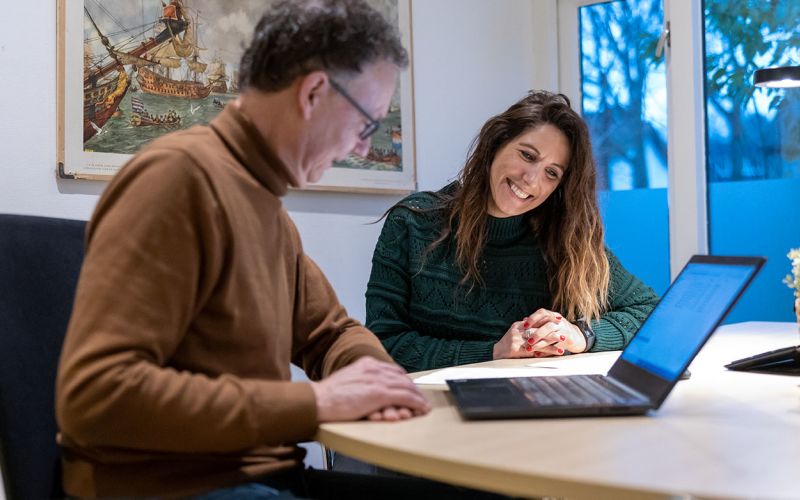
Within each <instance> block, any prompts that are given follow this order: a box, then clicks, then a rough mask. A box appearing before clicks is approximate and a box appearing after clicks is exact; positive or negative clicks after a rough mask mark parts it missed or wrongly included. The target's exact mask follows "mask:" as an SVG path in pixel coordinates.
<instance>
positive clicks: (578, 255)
mask: <svg viewBox="0 0 800 500" xmlns="http://www.w3.org/2000/svg"><path fill="white" fill-rule="evenodd" d="M544 124H550V125H553V126H554V127H556V128H557V129H559V130H560V131H561V132H562V133H563V134H564V135H565V136H566V137H567V140H568V141H569V145H570V160H569V164H568V165H567V168H566V171H565V172H564V176H563V178H562V180H561V183H560V184H559V186H558V188H557V189H556V190H555V191H554V192H553V193H552V194H551V195H550V196H549V197H548V199H547V200H545V202H544V203H542V204H541V205H539V206H538V207H537V208H535V209H534V210H532V211H531V212H530V217H531V219H530V220H531V227H532V230H534V231H536V232H537V234H538V235H539V241H540V244H541V245H542V249H543V253H544V257H545V261H546V263H547V275H548V278H547V279H548V284H549V286H550V290H551V293H552V294H553V304H552V308H553V309H554V310H556V311H560V312H561V313H562V314H563V315H564V316H565V317H566V318H567V319H568V320H570V321H574V320H576V319H578V318H599V317H600V314H601V312H602V311H603V310H604V309H606V307H607V305H608V283H609V275H610V271H609V263H608V258H607V256H606V253H605V244H604V240H603V223H602V221H601V218H600V212H599V210H598V207H597V193H596V184H597V179H596V178H597V172H596V167H595V163H594V157H593V155H592V146H591V143H590V141H589V130H588V128H587V126H586V123H585V122H584V121H583V119H582V118H581V117H580V116H579V115H578V113H576V112H575V111H574V110H573V109H572V108H571V107H570V102H569V99H568V98H567V97H566V96H564V95H563V94H554V93H550V92H545V91H531V92H530V93H529V94H528V95H527V96H525V97H524V98H523V99H521V100H520V101H518V102H517V103H515V104H513V105H512V106H511V107H509V108H508V109H507V110H506V111H505V112H503V113H500V114H499V115H497V116H494V117H492V118H490V119H489V121H487V122H486V123H485V124H484V126H483V128H481V131H480V133H479V134H478V136H477V137H476V138H475V140H474V141H473V144H472V146H471V148H470V154H469V156H468V159H467V163H466V165H465V166H464V168H463V169H462V170H461V173H460V174H459V181H458V183H457V184H456V187H455V189H454V190H452V191H450V192H448V193H447V194H443V195H441V196H440V201H441V204H440V205H439V207H438V209H440V210H445V213H446V217H445V220H446V221H447V222H446V223H445V225H444V227H443V228H442V233H441V234H440V235H439V237H438V238H437V239H436V241H434V243H433V244H432V245H431V247H430V248H429V249H428V252H429V251H430V250H431V249H433V248H435V247H436V246H438V245H439V244H441V243H442V242H444V241H445V240H446V239H447V238H448V237H449V236H450V235H451V234H453V233H454V235H455V240H456V262H457V263H458V265H459V266H460V267H461V269H462V270H463V271H464V279H463V281H462V283H467V282H472V283H473V284H474V283H482V280H481V276H480V272H479V259H480V255H481V253H482V252H483V248H484V245H485V242H486V231H487V229H486V226H487V217H488V214H487V208H488V200H489V199H490V197H491V196H492V194H491V187H490V182H489V181H490V171H491V166H492V162H493V161H494V157H495V155H496V154H497V152H498V151H499V150H500V149H501V148H502V147H503V146H505V145H506V144H508V143H509V142H510V141H511V140H513V139H515V138H516V137H519V136H520V135H521V134H523V133H524V132H526V131H529V130H531V129H534V128H536V127H539V126H541V125H544ZM428 252H426V254H427V253H428Z"/></svg>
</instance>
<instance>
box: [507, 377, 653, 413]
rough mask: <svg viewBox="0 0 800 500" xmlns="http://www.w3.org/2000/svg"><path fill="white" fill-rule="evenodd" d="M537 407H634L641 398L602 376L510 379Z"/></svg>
mask: <svg viewBox="0 0 800 500" xmlns="http://www.w3.org/2000/svg"><path fill="white" fill-rule="evenodd" d="M513 381H514V383H515V384H517V385H518V387H519V388H520V389H522V392H523V393H524V395H525V397H526V398H528V399H529V400H531V402H532V403H534V404H535V405H537V406H607V405H635V404H641V403H642V397H641V396H638V395H636V394H633V393H630V392H628V391H626V390H625V389H623V388H622V387H619V386H617V385H616V384H614V383H612V382H609V381H608V380H607V379H606V377H604V376H603V375H573V376H568V377H520V378H515V379H513Z"/></svg>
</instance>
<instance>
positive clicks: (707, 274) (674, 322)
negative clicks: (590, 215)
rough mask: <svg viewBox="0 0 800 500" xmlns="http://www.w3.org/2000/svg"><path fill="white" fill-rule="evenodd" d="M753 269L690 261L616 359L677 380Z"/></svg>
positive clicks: (755, 268) (754, 269)
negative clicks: (618, 358)
mask: <svg viewBox="0 0 800 500" xmlns="http://www.w3.org/2000/svg"><path fill="white" fill-rule="evenodd" d="M756 270H757V266H756V265H747V264H741V265H739V264H715V263H703V262H690V263H689V264H687V265H686V267H685V268H684V269H683V271H682V272H681V274H680V275H679V276H678V278H677V279H676V280H675V282H674V283H673V284H672V286H671V287H670V288H669V290H667V293H666V294H665V295H664V297H663V298H662V299H661V301H660V302H659V303H658V306H656V308H655V309H654V310H653V312H652V313H650V316H649V317H648V318H647V321H645V323H644V324H643V325H642V327H641V329H639V332H638V333H637V334H636V336H635V337H634V338H633V340H631V342H630V344H628V347H627V348H626V349H625V350H624V351H623V353H622V355H621V356H620V358H621V359H624V360H625V361H627V362H628V363H631V364H634V365H636V366H638V367H639V368H642V369H644V370H647V371H648V372H651V373H653V374H654V375H657V376H659V377H661V378H663V379H667V380H670V381H674V380H677V378H678V376H679V375H680V374H681V372H682V371H683V369H684V367H685V366H686V364H687V362H688V360H690V359H692V358H693V357H694V355H695V354H696V353H697V351H698V350H699V349H700V347H701V346H702V345H703V343H704V342H705V340H706V338H707V336H708V334H709V332H710V331H711V329H712V328H714V327H715V326H716V324H717V322H718V321H719V320H720V318H721V317H722V315H723V314H724V313H725V311H726V310H727V309H728V307H729V306H730V305H731V304H732V303H733V301H734V300H736V298H737V297H738V295H739V292H740V291H741V290H742V287H744V286H745V285H746V284H747V282H748V280H749V279H750V276H751V275H752V274H753V273H754V272H756Z"/></svg>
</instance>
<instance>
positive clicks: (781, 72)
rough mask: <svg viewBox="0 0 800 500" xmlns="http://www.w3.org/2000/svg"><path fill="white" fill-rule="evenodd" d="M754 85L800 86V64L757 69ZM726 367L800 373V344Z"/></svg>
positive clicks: (791, 373) (792, 373) (738, 361)
mask: <svg viewBox="0 0 800 500" xmlns="http://www.w3.org/2000/svg"><path fill="white" fill-rule="evenodd" d="M753 85H755V86H757V87H770V88H789V87H800V66H782V67H779V68H766V69H757V70H756V73H755V75H754V76H753ZM725 367H726V368H728V369H730V370H743V371H756V372H765V373H780V374H782V375H800V345H798V346H792V347H784V348H782V349H776V350H774V351H769V352H764V353H761V354H756V355H755V356H750V357H749V358H743V359H737V360H736V361H733V362H731V363H728V364H727V365H725Z"/></svg>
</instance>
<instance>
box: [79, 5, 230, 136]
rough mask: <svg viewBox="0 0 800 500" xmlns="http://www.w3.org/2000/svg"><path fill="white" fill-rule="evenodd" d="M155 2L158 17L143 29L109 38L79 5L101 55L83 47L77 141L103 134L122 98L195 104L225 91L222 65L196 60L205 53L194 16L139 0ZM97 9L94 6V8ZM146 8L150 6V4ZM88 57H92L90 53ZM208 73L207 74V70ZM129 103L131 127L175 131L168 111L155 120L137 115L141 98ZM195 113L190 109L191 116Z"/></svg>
mask: <svg viewBox="0 0 800 500" xmlns="http://www.w3.org/2000/svg"><path fill="white" fill-rule="evenodd" d="M141 1H142V2H143V3H148V4H153V3H155V2H158V3H160V13H161V15H160V16H159V17H158V18H157V19H154V20H152V21H150V22H149V24H147V25H146V26H144V27H141V26H140V27H138V28H133V29H130V30H123V31H122V32H121V33H115V34H114V37H115V41H113V42H112V40H111V38H110V36H111V35H110V34H107V33H104V32H103V31H102V30H101V29H100V28H99V27H98V24H97V22H96V20H95V18H94V17H93V15H92V13H91V12H90V11H89V9H88V8H86V6H84V15H85V17H86V19H87V20H88V22H89V23H90V24H91V26H92V28H93V30H94V32H95V33H96V37H97V40H99V41H100V43H101V44H102V48H103V50H104V52H105V53H103V54H95V53H93V51H92V48H91V45H90V44H89V40H85V43H84V78H83V142H84V143H86V142H87V141H88V140H89V139H91V138H92V137H94V136H95V135H96V134H98V132H99V131H102V130H103V127H104V126H105V125H106V123H107V122H108V120H109V119H110V118H111V117H112V116H115V115H119V113H120V112H121V110H120V109H119V107H120V104H121V102H122V100H123V98H124V97H125V95H126V94H127V93H128V92H129V91H130V92H138V91H141V92H142V93H144V94H153V95H158V96H167V97H174V98H180V99H187V100H201V99H205V98H206V97H208V95H209V94H210V93H211V92H215V93H220V94H225V93H228V92H229V91H230V89H229V88H228V85H227V80H228V77H227V75H226V74H225V72H226V65H225V62H224V61H223V60H222V59H220V58H216V59H215V60H214V64H213V65H209V64H208V63H206V62H204V61H203V60H202V55H201V52H202V51H203V50H205V49H204V48H203V47H201V46H200V44H199V39H198V17H199V16H198V15H197V12H194V11H193V10H192V9H191V7H190V6H189V5H187V3H188V2H187V0H168V3H167V2H165V1H164V0H141ZM99 5H100V4H99V3H98V6H99ZM151 7H152V5H151ZM103 13H105V14H106V15H109V16H111V17H112V18H113V12H109V9H108V8H106V7H101V14H103ZM94 52H97V51H96V50H95V51H94ZM209 69H211V71H209ZM137 101H138V103H136V104H134V103H135V101H133V100H132V101H131V106H132V108H134V109H132V113H131V117H130V119H129V122H130V124H131V125H132V126H134V127H141V126H152V125H159V126H167V127H171V128H177V127H179V126H180V121H181V120H180V116H179V115H178V114H177V113H176V112H174V111H172V110H170V112H167V113H165V114H163V115H160V116H158V115H157V116H152V115H150V114H149V113H147V112H146V111H145V112H137V111H136V108H141V109H144V105H143V104H142V102H143V101H142V99H141V98H139V99H137ZM196 109H197V108H195V107H192V115H194V112H195V111H196Z"/></svg>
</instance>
